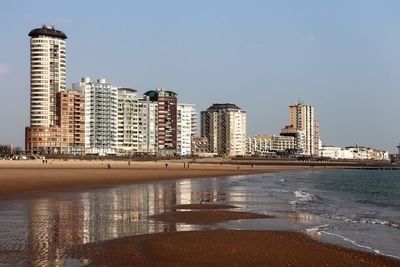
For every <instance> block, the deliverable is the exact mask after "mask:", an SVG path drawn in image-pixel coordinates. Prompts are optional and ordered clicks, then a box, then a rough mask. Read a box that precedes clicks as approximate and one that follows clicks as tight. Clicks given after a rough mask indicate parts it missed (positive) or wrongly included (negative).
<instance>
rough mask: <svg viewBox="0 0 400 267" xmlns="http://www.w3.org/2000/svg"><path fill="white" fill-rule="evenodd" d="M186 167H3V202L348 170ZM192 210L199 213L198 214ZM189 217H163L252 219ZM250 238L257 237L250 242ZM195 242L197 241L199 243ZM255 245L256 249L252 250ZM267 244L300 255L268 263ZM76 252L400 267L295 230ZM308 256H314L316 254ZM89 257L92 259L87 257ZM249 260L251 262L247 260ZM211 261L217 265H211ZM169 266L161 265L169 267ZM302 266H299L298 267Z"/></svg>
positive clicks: (199, 235) (274, 255)
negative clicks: (186, 246) (138, 251)
mask: <svg viewBox="0 0 400 267" xmlns="http://www.w3.org/2000/svg"><path fill="white" fill-rule="evenodd" d="M166 163H167V164H168V167H167V168H166V165H165V164H166ZM183 163H184V162H176V161H162V162H132V163H131V166H129V165H128V163H127V162H126V161H48V164H47V165H46V164H43V163H42V162H41V161H23V162H22V161H21V162H0V200H7V199H14V198H29V197H30V196H36V195H37V194H41V193H50V192H55V193H56V192H68V191H82V190H90V189H97V188H106V187H113V186H119V185H123V184H138V183H149V182H155V181H162V180H178V179H190V178H207V177H221V176H231V175H249V174H261V173H272V172H280V171H295V170H321V169H323V170H328V169H348V168H347V167H345V166H343V167H338V166H331V167H328V168H327V167H324V168H318V167H310V166H271V165H268V166H254V167H252V166H247V165H246V166H244V165H240V166H239V169H237V167H238V166H237V165H234V164H223V165H220V164H210V163H208V164H205V163H201V164H196V163H192V164H191V165H190V168H189V169H188V168H187V167H186V168H184V166H183ZM107 164H111V169H108V167H107ZM188 207H190V206H188ZM192 208H194V209H196V207H195V206H193V207H192ZM202 208H204V206H202ZM214 208H216V207H215V206H214V207H213V209H214ZM234 213H236V212H234ZM184 215H185V217H182V214H180V213H176V214H165V216H167V217H165V218H161V219H162V220H163V219H164V220H165V221H167V222H170V223H171V222H172V223H176V222H179V221H182V222H185V221H187V222H189V223H195V224H203V223H202V221H204V222H208V223H210V222H211V224H213V223H214V222H216V221H219V220H222V221H224V220H226V219H228V220H229V219H232V220H236V219H237V218H235V217H232V216H239V217H238V218H239V219H246V216H247V215H246V216H245V215H244V214H240V213H237V214H233V213H229V212H228V213H227V212H220V213H217V212H214V211H208V212H206V211H201V212H200V211H197V212H191V214H189V213H187V212H185V214H184ZM179 216H180V217H179ZM206 217H210V218H206ZM155 219H156V220H157V219H160V218H158V217H155ZM207 219H208V221H207ZM211 219H212V220H211ZM209 221H210V222H209ZM206 224H207V223H206ZM248 235H250V236H253V237H252V238H251V239H250V240H248ZM193 236H195V239H194V241H193ZM229 238H233V239H232V240H231V242H234V243H236V244H240V245H239V246H236V247H235V248H234V250H235V251H236V254H230V252H231V251H232V246H231V244H232V243H230V242H227V241H226V240H229ZM288 238H289V239H288ZM210 239H211V240H213V242H217V243H218V245H217V247H214V248H211V247H209V246H208V245H207V246H206V245H204V244H206V243H207V242H208V241H209V240H210ZM146 240H147V241H146ZM157 240H158V241H157ZM224 240H225V241H224ZM288 240H289V241H290V240H291V241H290V242H296V244H297V245H298V246H299V247H293V245H292V244H291V243H290V242H289V241H288ZM192 241H193V242H194V243H193V244H196V242H197V245H196V246H194V247H193V246H192V245H191V246H190V248H189V249H185V250H184V251H183V252H184V255H182V254H179V255H177V254H176V253H175V254H174V253H173V251H176V250H179V249H180V248H179V247H180V246H181V245H182V244H188V243H192ZM157 242H159V243H160V242H161V243H165V242H167V243H168V242H170V243H169V244H170V247H161V251H160V247H157V246H158V245H157ZM176 242H178V243H176ZM254 244H258V245H257V246H254ZM261 244H264V245H265V244H266V245H267V246H271V248H272V247H275V246H277V247H280V248H281V249H282V250H283V251H286V252H287V253H289V252H290V251H291V250H293V249H295V250H299V249H300V248H302V249H300V250H299V251H301V253H300V252H299V253H297V254H296V253H295V254H293V255H287V259H286V258H285V259H283V258H282V255H281V254H279V253H281V252H279V251H274V252H271V253H269V254H268V253H267V254H268V255H267V254H266V253H265V251H264V250H260V248H262V246H261ZM126 245H127V246H126ZM132 246H133V247H134V248H135V246H137V247H139V248H140V247H142V246H144V254H143V255H141V256H140V257H139V258H137V257H136V256H137V255H136V256H135V255H129V250H127V248H129V247H131V248H132ZM199 246H200V247H201V246H203V247H202V248H201V251H202V252H201V253H200V252H199V251H198V250H197V248H198V247H199ZM74 247H77V248H79V249H78V250H77V251H75V252H76V253H78V254H76V255H77V256H79V257H78V258H87V259H89V260H94V261H92V264H96V263H97V264H107V265H108V264H110V265H115V266H117V265H118V264H119V263H121V264H123V263H127V264H128V263H129V262H121V260H124V259H126V260H130V263H132V262H133V263H134V264H135V265H139V266H140V265H141V264H143V266H146V265H148V264H151V265H157V264H160V263H157V262H153V261H152V258H151V257H153V256H154V255H157V257H164V256H165V255H167V254H171V253H172V255H176V256H175V258H168V257H167V259H166V260H167V261H166V263H167V265H168V264H169V265H170V266H176V264H177V263H179V262H180V260H182V259H183V260H188V259H194V262H193V264H191V265H192V266H201V265H204V264H211V265H212V266H214V265H213V264H215V265H221V264H225V263H226V262H228V265H235V264H236V265H246V264H250V265H254V264H256V265H257V264H261V263H264V264H267V263H268V264H270V265H273V266H286V265H285V264H291V266H320V265H321V264H322V263H326V264H327V265H326V266H343V265H335V259H336V258H335V257H336V256H335V255H338V254H340V255H342V256H343V257H345V258H346V259H347V260H349V261H351V262H348V263H349V264H348V265H346V266H377V264H379V265H378V266H399V264H400V261H397V260H395V259H393V258H391V257H388V256H382V255H377V254H374V253H369V252H363V251H361V250H357V249H348V248H345V247H343V246H339V245H333V244H330V243H324V242H321V241H318V240H314V239H312V238H310V237H309V236H307V235H306V234H304V233H302V232H293V231H290V230H287V231H271V230H259V231H253V230H240V231H235V230H213V231H209V230H201V231H192V232H169V233H164V234H161V233H154V234H147V235H139V236H128V237H124V238H118V239H115V240H106V241H101V242H97V243H91V244H87V245H77V246H74ZM81 249H82V250H81ZM309 249H311V252H310V251H309ZM169 250H171V251H169ZM181 250H182V249H181ZM212 250H215V251H217V254H218V255H220V254H223V255H225V256H224V257H222V258H221V260H222V259H223V261H219V260H220V259H217V258H218V257H217V256H215V257H214V258H213V260H214V261H211V262H206V263H204V262H203V261H202V256H203V255H204V253H205V254H208V253H213V252H212ZM85 251H87V254H86V252H85ZM99 251H101V253H100V254H101V255H103V254H104V255H108V256H107V257H106V258H102V257H95V258H92V257H91V256H90V255H92V254H94V255H97V253H98V252H99ZM168 251H169V252H168ZM146 253H148V254H146ZM157 253H161V254H162V255H161V256H160V255H159V254H157ZM185 253H186V254H185ZM237 253H239V255H241V257H242V258H243V260H244V261H236V260H237V258H236V257H237V256H236V255H237ZM243 253H244V254H246V255H247V256H244V254H243ZM304 253H305V254H307V255H308V256H307V257H309V258H304V257H303V256H302V255H303V254H304ZM149 255H150V256H149ZM321 255H322V256H321ZM327 255H328V257H329V258H330V260H329V261H328V262H327V261H325V256H327ZM121 257H122V258H123V259H122V258H121ZM146 257H147V258H146ZM234 259H236V260H234ZM109 260H111V261H109ZM210 260H212V259H211V258H210ZM215 260H217V261H215ZM307 260H308V261H307ZM163 261H164V259H163ZM163 261H162V262H161V263H163ZM304 261H305V263H304ZM300 262H302V264H303V265H301V264H300ZM239 263H240V264H239ZM296 263H297V264H299V265H296ZM304 264H306V265H304ZM225 265H227V264H225ZM178 266H179V264H178Z"/></svg>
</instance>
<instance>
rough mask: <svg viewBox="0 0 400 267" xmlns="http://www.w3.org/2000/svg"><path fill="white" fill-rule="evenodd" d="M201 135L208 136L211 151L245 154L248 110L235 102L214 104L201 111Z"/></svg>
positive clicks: (224, 153)
mask: <svg viewBox="0 0 400 267" xmlns="http://www.w3.org/2000/svg"><path fill="white" fill-rule="evenodd" d="M201 135H202V136H206V137H207V138H208V143H209V146H210V152H211V153H216V154H218V155H224V156H242V155H244V154H245V152H246V112H245V111H243V110H241V109H240V108H239V107H238V106H236V105H234V104H229V103H227V104H213V105H212V106H211V107H209V108H208V109H207V111H202V112H201Z"/></svg>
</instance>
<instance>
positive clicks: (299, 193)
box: [293, 190, 317, 202]
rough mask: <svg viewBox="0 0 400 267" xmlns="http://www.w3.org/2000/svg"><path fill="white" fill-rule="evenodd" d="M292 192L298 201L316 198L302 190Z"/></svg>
mask: <svg viewBox="0 0 400 267" xmlns="http://www.w3.org/2000/svg"><path fill="white" fill-rule="evenodd" d="M293 194H294V196H295V197H296V198H297V199H298V200H299V201H300V202H309V201H313V200H315V199H316V198H317V197H316V196H315V195H313V194H311V193H308V192H305V191H302V190H297V191H294V192H293Z"/></svg>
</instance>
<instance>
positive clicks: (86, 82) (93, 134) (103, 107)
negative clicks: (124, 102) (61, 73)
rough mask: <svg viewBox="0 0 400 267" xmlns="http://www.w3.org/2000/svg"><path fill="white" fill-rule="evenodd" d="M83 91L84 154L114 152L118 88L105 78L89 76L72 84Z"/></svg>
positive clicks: (116, 134) (116, 130)
mask: <svg viewBox="0 0 400 267" xmlns="http://www.w3.org/2000/svg"><path fill="white" fill-rule="evenodd" d="M73 89H74V90H82V91H84V92H85V150H86V154H96V155H110V154H116V149H117V139H118V89H117V87H115V86H112V85H111V84H109V83H107V81H106V80H105V79H98V80H97V82H92V81H91V80H90V78H89V77H85V78H82V81H81V82H79V83H76V84H73Z"/></svg>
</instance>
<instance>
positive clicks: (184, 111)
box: [177, 104, 197, 156]
mask: <svg viewBox="0 0 400 267" xmlns="http://www.w3.org/2000/svg"><path fill="white" fill-rule="evenodd" d="M196 132H197V115H196V108H195V105H192V104H178V115H177V154H179V155H182V156H187V155H191V153H192V152H191V146H192V137H193V136H195V135H196Z"/></svg>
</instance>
